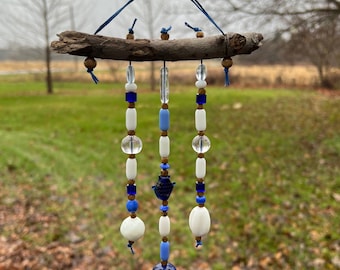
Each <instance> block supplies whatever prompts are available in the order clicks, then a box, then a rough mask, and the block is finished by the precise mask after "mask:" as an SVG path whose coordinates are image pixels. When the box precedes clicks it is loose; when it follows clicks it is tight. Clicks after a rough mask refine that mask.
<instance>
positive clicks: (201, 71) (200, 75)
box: [196, 64, 207, 81]
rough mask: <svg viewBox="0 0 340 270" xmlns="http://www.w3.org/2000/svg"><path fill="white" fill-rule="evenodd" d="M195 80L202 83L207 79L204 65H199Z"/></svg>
mask: <svg viewBox="0 0 340 270" xmlns="http://www.w3.org/2000/svg"><path fill="white" fill-rule="evenodd" d="M196 78H197V80H199V81H204V80H205V79H206V78H207V69H206V67H205V65H203V64H200V65H199V66H198V67H197V69H196Z"/></svg>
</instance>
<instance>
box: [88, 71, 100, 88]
mask: <svg viewBox="0 0 340 270" xmlns="http://www.w3.org/2000/svg"><path fill="white" fill-rule="evenodd" d="M87 72H88V73H90V75H91V77H92V80H93V81H94V83H95V84H98V82H99V79H98V78H97V76H96V75H94V73H93V69H91V68H88V69H87Z"/></svg>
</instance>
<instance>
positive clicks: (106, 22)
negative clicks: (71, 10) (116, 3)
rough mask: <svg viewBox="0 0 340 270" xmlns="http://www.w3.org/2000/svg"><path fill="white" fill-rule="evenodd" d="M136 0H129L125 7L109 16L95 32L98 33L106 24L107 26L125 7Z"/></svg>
mask: <svg viewBox="0 0 340 270" xmlns="http://www.w3.org/2000/svg"><path fill="white" fill-rule="evenodd" d="M133 1H134V0H129V1H128V2H127V3H126V4H125V5H124V6H123V7H121V8H120V9H118V10H117V11H116V12H115V13H114V14H113V15H112V16H111V17H110V18H108V19H107V20H106V21H105V22H104V23H103V24H102V25H101V26H99V27H98V29H97V30H96V32H94V34H95V35H96V34H97V33H98V32H100V31H101V30H102V29H103V28H104V27H105V26H107V25H108V24H109V23H110V22H111V21H112V20H113V19H114V18H116V17H117V16H118V14H119V13H121V12H122V11H123V9H124V8H126V7H127V6H128V5H130V4H131V3H132V2H133Z"/></svg>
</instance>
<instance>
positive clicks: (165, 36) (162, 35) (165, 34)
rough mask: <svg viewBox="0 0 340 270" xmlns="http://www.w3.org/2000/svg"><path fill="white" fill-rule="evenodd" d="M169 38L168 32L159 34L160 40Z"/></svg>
mask: <svg viewBox="0 0 340 270" xmlns="http://www.w3.org/2000/svg"><path fill="white" fill-rule="evenodd" d="M169 38H170V35H169V34H168V33H162V34H161V39H162V40H168V39H169Z"/></svg>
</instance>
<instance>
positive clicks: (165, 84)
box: [160, 67, 170, 103]
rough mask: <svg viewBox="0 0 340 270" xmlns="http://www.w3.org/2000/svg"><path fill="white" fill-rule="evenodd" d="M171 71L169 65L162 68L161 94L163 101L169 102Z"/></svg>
mask: <svg viewBox="0 0 340 270" xmlns="http://www.w3.org/2000/svg"><path fill="white" fill-rule="evenodd" d="M169 92H170V89H169V71H168V68H167V67H162V68H161V89H160V96H161V102H162V103H168V102H169Z"/></svg>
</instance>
